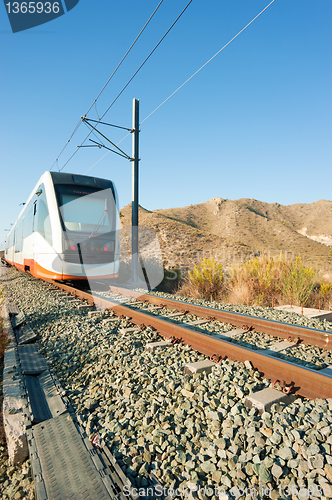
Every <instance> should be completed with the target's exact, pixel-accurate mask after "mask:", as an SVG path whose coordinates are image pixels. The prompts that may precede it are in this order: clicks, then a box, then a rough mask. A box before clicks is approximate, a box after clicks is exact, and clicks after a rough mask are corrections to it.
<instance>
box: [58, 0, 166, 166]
mask: <svg viewBox="0 0 332 500" xmlns="http://www.w3.org/2000/svg"><path fill="white" fill-rule="evenodd" d="M163 1H164V0H160V2H159V3H158V5H157V7H156V8H155V9H154V11H153V12H152V14H151V16H150V17H149V19H148V20H147V21H146V23H145V24H144V26H143V28H142V29H141V31H140V32H139V33H138V35H137V37H136V38H135V40H134V41H133V43H132V44H131V46H130V47H129V49H128V50H127V52H126V53H125V55H124V56H123V57H122V59H121V61H120V62H119V64H118V65H117V66H116V68H115V70H114V71H113V73H112V74H111V76H110V77H109V79H108V80H107V82H106V83H105V85H104V86H103V88H102V89H101V91H100V92H99V94H98V95H97V97H96V98H95V99H94V101H93V103H92V104H91V106H90V107H89V109H88V110H87V112H86V113H85V114H84V116H86V115H87V114H88V113H89V111H90V110H91V108H92V107H93V106H96V103H97V100H98V99H99V97H100V96H101V94H102V93H103V92H104V90H105V88H106V87H107V85H108V84H109V82H110V81H111V80H112V78H113V76H114V75H115V73H116V72H117V71H118V69H119V68H120V66H121V64H122V63H123V61H124V60H125V59H126V57H127V55H128V54H129V52H130V51H131V49H132V48H133V47H134V45H135V43H136V42H137V40H138V39H139V38H140V36H141V35H142V33H143V31H144V30H145V28H146V27H147V25H148V24H149V22H150V21H151V19H152V18H153V16H154V15H155V13H156V12H157V10H158V9H159V7H160V5H161V4H162V2H163ZM96 113H97V108H96ZM97 115H98V113H97ZM98 118H99V117H98ZM81 124H82V119H80V121H79V122H78V123H77V125H76V127H75V128H74V130H73V132H72V133H71V135H70V137H69V139H68V140H67V142H66V144H65V145H64V147H63V148H62V150H61V151H60V153H59V154H58V156H57V158H56V160H55V161H54V163H53V165H52V166H51V168H50V170H52V168H53V167H54V165H55V164H58V160H59V158H60V156H61V155H62V153H63V152H64V150H65V149H66V147H67V146H68V144H69V143H70V141H71V139H72V138H73V136H74V134H75V133H76V132H77V130H78V128H79V127H80V125H81ZM71 158H72V156H71Z"/></svg>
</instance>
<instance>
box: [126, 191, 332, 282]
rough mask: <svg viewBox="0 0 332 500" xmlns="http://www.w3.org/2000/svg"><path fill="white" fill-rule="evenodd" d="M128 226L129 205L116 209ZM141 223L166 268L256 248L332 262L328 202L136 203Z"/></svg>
mask: <svg viewBox="0 0 332 500" xmlns="http://www.w3.org/2000/svg"><path fill="white" fill-rule="evenodd" d="M121 214H122V217H121V222H122V224H123V225H124V226H130V224H131V205H127V206H126V207H124V208H123V209H122V210H121ZM140 225H141V226H148V227H151V228H154V229H155V230H156V231H157V233H158V238H159V243H160V246H161V249H162V254H163V259H164V263H165V266H166V267H167V268H172V267H178V268H191V267H192V266H193V264H194V263H196V262H197V261H198V260H199V259H200V258H202V257H204V256H207V255H212V256H214V257H215V258H216V259H218V260H220V261H221V262H223V263H224V264H227V263H229V262H231V261H234V260H238V259H241V258H248V257H249V256H250V255H253V254H255V253H257V252H262V251H264V252H269V253H270V254H271V255H279V253H280V251H282V252H283V253H284V254H286V253H287V255H288V256H296V255H301V256H302V258H303V260H304V261H305V262H306V263H307V264H311V265H314V266H315V267H318V268H319V269H321V270H322V271H324V272H328V271H330V269H331V264H332V201H327V200H319V201H317V202H314V203H308V204H305V203H303V204H295V205H280V204H278V203H265V202H261V201H258V200H254V199H249V198H241V199H239V200H227V199H223V198H212V199H211V200H209V201H207V202H205V203H199V204H197V205H190V206H188V207H181V208H169V209H164V210H153V211H148V210H145V209H144V208H142V207H140Z"/></svg>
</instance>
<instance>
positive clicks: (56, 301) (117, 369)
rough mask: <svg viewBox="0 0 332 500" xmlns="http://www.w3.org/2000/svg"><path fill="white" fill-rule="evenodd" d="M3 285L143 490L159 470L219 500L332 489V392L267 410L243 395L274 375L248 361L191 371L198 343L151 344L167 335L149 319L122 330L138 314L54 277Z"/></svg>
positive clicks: (179, 485)
mask: <svg viewBox="0 0 332 500" xmlns="http://www.w3.org/2000/svg"><path fill="white" fill-rule="evenodd" d="M4 284H5V285H6V294H7V295H11V296H12V298H13V300H14V301H15V302H16V303H17V304H18V306H19V307H20V308H21V309H22V310H23V312H24V313H25V315H26V317H27V321H28V324H29V325H30V326H31V327H32V328H33V329H34V330H35V331H36V332H37V333H39V335H40V348H41V353H42V354H43V355H44V356H45V357H46V358H47V360H48V363H49V366H50V368H53V369H54V371H55V372H56V374H57V377H58V378H59V380H60V382H61V384H62V386H63V387H64V388H65V389H66V392H67V396H68V397H69V399H70V401H71V403H72V405H73V407H74V409H75V411H76V414H77V417H78V420H79V421H80V422H81V423H82V424H83V425H84V426H85V428H86V431H87V433H88V435H89V437H90V438H92V436H93V435H94V433H95V432H98V433H99V434H100V435H101V437H103V438H104V439H105V440H106V442H107V443H108V445H109V447H110V449H111V451H112V452H113V453H114V455H115V457H116V458H117V460H118V462H119V464H120V466H121V467H122V469H123V471H124V472H125V474H126V475H127V476H128V477H129V478H130V479H131V482H132V484H133V487H136V488H137V489H138V488H144V487H145V486H146V485H147V481H146V477H145V476H146V473H147V472H153V473H154V475H155V476H156V477H157V478H158V480H159V481H160V483H161V484H162V485H165V486H167V487H168V488H173V489H178V493H179V495H180V494H181V493H180V490H182V491H184V493H183V494H182V496H183V498H187V497H188V494H187V493H188V491H189V490H192V491H193V490H196V492H195V493H194V496H195V495H196V496H198V497H199V498H202V499H203V498H211V499H212V500H213V499H214V500H217V499H219V498H220V499H221V498H223V499H226V498H227V497H226V496H222V495H223V494H224V493H225V494H226V495H228V497H231V498H240V497H241V498H243V499H244V498H246V500H247V499H249V498H252V496H253V494H254V493H255V492H256V493H257V496H258V495H260V496H262V491H263V496H264V494H265V496H267V497H270V498H273V499H278V498H279V497H281V498H292V497H294V498H309V496H310V498H323V499H324V498H332V453H331V448H332V400H322V399H318V400H315V401H309V400H303V399H302V398H297V399H296V400H295V401H294V402H293V403H292V404H290V405H289V406H284V405H273V406H272V408H271V410H270V412H266V413H263V415H261V416H260V415H258V412H257V410H256V409H251V410H248V409H247V408H246V407H245V406H244V400H245V397H246V395H248V394H249V393H250V392H252V391H258V390H260V389H263V388H265V387H270V386H271V383H270V381H269V380H267V379H264V380H263V379H262V378H261V377H260V376H259V374H258V373H257V372H255V371H254V370H252V369H251V367H250V364H249V363H246V366H245V365H244V364H242V363H239V362H234V361H231V360H224V361H222V362H221V363H220V364H219V365H218V366H216V367H215V368H214V369H213V371H212V373H210V374H204V373H203V374H196V375H194V376H192V377H190V376H189V375H184V374H183V369H184V366H185V365H186V364H187V363H190V362H195V361H199V360H202V359H205V356H203V355H201V354H199V353H196V352H194V351H192V350H191V349H190V348H189V347H185V346H182V345H175V346H170V347H166V348H163V349H159V350H155V351H153V352H147V351H145V344H146V343H148V342H154V341H157V340H162V339H161V338H160V337H159V336H158V334H157V332H155V331H152V329H150V328H149V327H147V328H145V329H144V330H142V329H140V328H137V331H136V332H135V331H134V332H128V333H120V329H125V328H130V327H132V326H133V325H132V324H131V323H130V321H129V319H128V318H124V319H121V320H119V321H116V322H105V321H104V320H105V319H106V318H108V317H109V316H110V315H111V314H112V313H111V312H109V311H108V312H106V311H105V312H101V313H99V314H95V315H91V316H89V315H88V311H87V310H84V309H82V310H77V308H76V306H77V303H76V302H75V301H73V300H71V299H68V298H67V296H66V295H65V294H63V293H61V292H60V293H59V292H55V291H53V290H54V288H53V287H52V285H49V284H47V283H43V282H40V281H38V280H36V279H34V278H32V277H31V276H29V275H26V274H23V273H18V272H17V271H16V270H14V269H10V270H9V271H8V274H7V279H6V280H4ZM158 295H159V294H158ZM164 295H165V294H164ZM165 296H166V295H165ZM171 298H173V296H171ZM181 300H182V301H183V298H182V297H181ZM195 303H200V304H202V301H199V302H197V301H195ZM204 305H207V303H206V302H204ZM224 306H225V305H224V304H223V305H222V307H223V308H225V307H224ZM239 309H241V308H239V307H238V306H237V307H236V310H237V311H238V312H243V313H245V314H249V310H248V308H244V309H245V310H243V309H242V310H239ZM253 309H259V310H262V311H261V312H262V315H261V317H269V319H276V320H278V321H281V319H280V318H281V316H283V317H285V313H283V312H280V311H276V316H275V317H271V314H273V312H274V311H273V310H268V312H266V313H265V314H269V316H263V308H253ZM229 310H230V309H229ZM233 310H234V309H233ZM256 315H257V314H256ZM286 316H287V322H290V315H289V314H288V315H286ZM300 319H303V318H300ZM306 321H308V322H309V324H307V323H306V324H305V326H311V327H312V326H313V323H316V321H315V320H306ZM322 323H323V322H321V321H319V326H318V328H320V329H324V328H323V327H322ZM296 324H300V323H296ZM316 328H317V326H316ZM326 329H328V328H326ZM203 488H204V489H203ZM262 488H263V490H262ZM296 491H297V494H296ZM299 493H301V496H299Z"/></svg>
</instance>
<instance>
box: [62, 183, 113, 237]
mask: <svg viewBox="0 0 332 500" xmlns="http://www.w3.org/2000/svg"><path fill="white" fill-rule="evenodd" d="M57 191H58V198H59V207H60V212H61V215H62V221H63V224H64V227H65V229H66V231H73V232H75V233H77V232H78V233H85V234H89V235H91V236H93V235H96V236H97V235H98V234H103V233H108V232H110V231H112V230H114V229H115V227H114V221H115V213H116V212H115V201H114V195H113V192H112V190H111V189H103V190H98V191H95V190H92V189H89V188H88V189H87V188H86V187H85V186H84V187H83V188H81V189H80V188H77V187H75V188H74V187H72V186H70V187H69V186H66V187H63V188H62V189H61V188H60V186H59V187H58V189H57Z"/></svg>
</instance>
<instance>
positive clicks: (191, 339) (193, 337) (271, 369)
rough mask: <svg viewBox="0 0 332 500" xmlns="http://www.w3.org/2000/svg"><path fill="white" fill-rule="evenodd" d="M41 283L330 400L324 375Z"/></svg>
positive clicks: (328, 379)
mask: <svg viewBox="0 0 332 500" xmlns="http://www.w3.org/2000/svg"><path fill="white" fill-rule="evenodd" d="M45 281H48V282H49V283H52V284H53V285H55V286H56V287H58V288H60V289H61V290H63V291H65V292H67V293H70V294H72V295H74V296H75V297H78V298H81V299H83V300H86V301H87V302H88V303H89V304H91V305H95V306H96V307H99V308H101V309H112V310H113V311H114V312H115V313H116V314H117V315H119V316H121V315H124V316H129V317H130V320H131V322H132V323H134V324H136V325H143V324H144V325H149V326H152V327H153V328H155V329H156V330H157V331H158V333H159V334H160V335H162V336H164V337H166V338H170V337H175V338H177V339H182V341H183V342H184V343H185V344H187V345H189V346H190V347H191V348H192V349H194V350H196V351H198V352H201V353H202V354H206V355H207V356H213V355H216V356H217V357H223V358H225V357H228V358H230V359H233V360H235V361H241V362H244V361H246V360H250V361H251V363H252V365H253V367H254V369H257V370H258V371H259V372H260V373H261V374H262V376H264V377H266V378H269V379H271V380H277V379H279V380H285V382H286V385H287V386H293V389H294V391H295V392H297V393H298V394H300V395H302V396H305V397H308V398H318V397H320V398H331V397H332V379H331V377H330V376H328V375H323V374H322V373H319V372H317V371H315V370H311V369H308V368H303V367H301V366H298V365H294V364H292V363H289V362H287V361H283V360H280V359H277V358H275V357H273V356H270V355H267V354H262V353H261V352H257V351H254V350H252V349H247V348H244V347H240V346H238V345H235V344H232V343H231V342H227V341H225V340H219V339H215V338H213V337H211V336H209V335H206V334H204V333H199V332H196V331H194V330H191V329H190V328H188V327H185V326H180V325H177V324H175V323H170V322H169V321H165V320H163V319H160V318H156V317H154V316H152V315H149V314H145V313H143V312H141V311H136V310H133V309H131V308H129V307H127V306H125V305H122V304H119V303H117V302H113V301H111V300H106V299H104V298H101V297H98V296H93V295H91V294H90V293H87V292H84V291H81V290H78V289H76V288H73V287H71V286H68V285H65V284H62V283H58V282H54V281H53V280H45ZM159 302H160V298H159ZM183 304H184V303H183ZM185 304H186V306H187V305H188V304H187V303H185ZM248 317H249V316H248Z"/></svg>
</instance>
